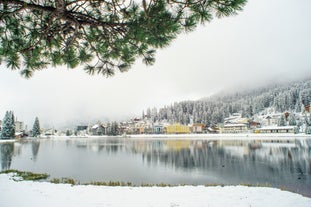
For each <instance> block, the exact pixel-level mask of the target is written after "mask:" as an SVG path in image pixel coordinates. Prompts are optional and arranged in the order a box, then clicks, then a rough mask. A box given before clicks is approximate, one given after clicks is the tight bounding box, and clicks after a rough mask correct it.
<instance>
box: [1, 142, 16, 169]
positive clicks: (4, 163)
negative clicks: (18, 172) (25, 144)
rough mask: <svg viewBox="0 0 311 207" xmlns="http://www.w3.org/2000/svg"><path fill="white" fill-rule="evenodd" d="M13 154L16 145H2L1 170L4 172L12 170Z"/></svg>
mask: <svg viewBox="0 0 311 207" xmlns="http://www.w3.org/2000/svg"><path fill="white" fill-rule="evenodd" d="M13 153H14V143H3V144H0V154H1V169H2V170H7V169H10V167H11V162H12V157H13Z"/></svg>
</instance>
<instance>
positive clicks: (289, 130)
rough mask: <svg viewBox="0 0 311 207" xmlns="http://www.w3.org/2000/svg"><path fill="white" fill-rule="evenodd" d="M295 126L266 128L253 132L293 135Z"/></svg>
mask: <svg viewBox="0 0 311 207" xmlns="http://www.w3.org/2000/svg"><path fill="white" fill-rule="evenodd" d="M296 128H297V127H295V126H267V127H263V128H259V129H256V130H255V133H263V134H266V133H295V132H296Z"/></svg>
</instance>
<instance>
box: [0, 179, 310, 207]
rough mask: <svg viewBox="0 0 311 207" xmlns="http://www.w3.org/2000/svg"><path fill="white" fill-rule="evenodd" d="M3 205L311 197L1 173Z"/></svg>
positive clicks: (113, 206) (302, 202)
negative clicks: (73, 183) (97, 183)
mask: <svg viewBox="0 0 311 207" xmlns="http://www.w3.org/2000/svg"><path fill="white" fill-rule="evenodd" d="M0 206H3V207H26V206H29V207H42V206H44V207H55V206H57V207H63V206H64V207H80V206H81V207H93V206H94V207H97V206H101V207H106V206H107V207H108V206H109V207H122V206H126V207H131V206H133V207H152V206H153V207H177V206H178V207H202V206H204V207H214V206H221V207H223V206H230V207H234V206H245V207H249V206H252V207H255V206H258V207H259V206H260V207H261V206H274V207H275V206H282V207H286V206H288V207H292V206H295V207H310V206H311V198H307V197H303V196H302V195H299V194H295V193H291V192H287V191H282V190H279V189H274V188H266V187H245V186H225V187H221V186H217V187H204V186H197V187H194V186H181V187H107V186H82V185H80V186H71V185H68V184H51V183H47V182H32V181H21V182H15V181H13V180H12V177H11V176H10V175H6V174H0Z"/></svg>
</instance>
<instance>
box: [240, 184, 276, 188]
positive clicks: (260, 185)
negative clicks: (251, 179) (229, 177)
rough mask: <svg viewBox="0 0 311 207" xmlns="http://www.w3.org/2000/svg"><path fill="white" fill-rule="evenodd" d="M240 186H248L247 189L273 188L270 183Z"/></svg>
mask: <svg viewBox="0 0 311 207" xmlns="http://www.w3.org/2000/svg"><path fill="white" fill-rule="evenodd" d="M240 185H242V186H247V187H268V188H271V187H272V185H271V184H270V183H257V184H251V183H241V184H240Z"/></svg>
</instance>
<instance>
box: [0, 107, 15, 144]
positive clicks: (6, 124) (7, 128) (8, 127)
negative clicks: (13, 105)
mask: <svg viewBox="0 0 311 207" xmlns="http://www.w3.org/2000/svg"><path fill="white" fill-rule="evenodd" d="M14 137H15V124H14V115H13V112H12V111H7V112H6V113H5V116H4V118H3V124H2V131H1V139H12V138H14Z"/></svg>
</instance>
